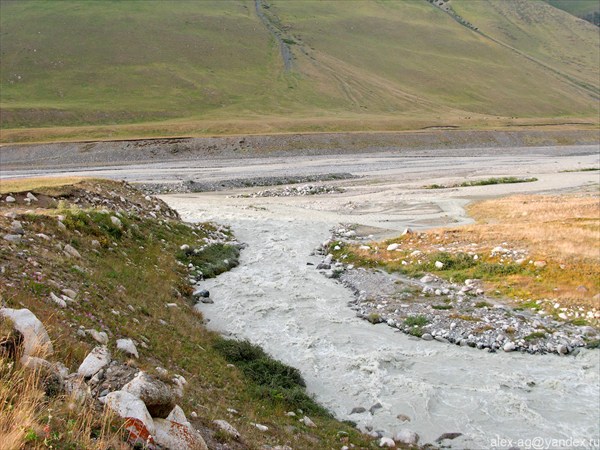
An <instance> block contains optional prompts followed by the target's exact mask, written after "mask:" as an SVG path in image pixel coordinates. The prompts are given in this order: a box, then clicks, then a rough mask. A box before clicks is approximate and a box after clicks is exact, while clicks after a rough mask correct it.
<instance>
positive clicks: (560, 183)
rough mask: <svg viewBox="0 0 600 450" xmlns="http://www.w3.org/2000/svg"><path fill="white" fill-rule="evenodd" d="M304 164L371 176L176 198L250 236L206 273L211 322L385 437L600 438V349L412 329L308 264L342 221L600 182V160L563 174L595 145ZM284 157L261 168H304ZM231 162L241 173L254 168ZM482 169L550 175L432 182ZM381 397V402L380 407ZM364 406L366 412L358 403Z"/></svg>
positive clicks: (489, 443) (465, 444)
mask: <svg viewBox="0 0 600 450" xmlns="http://www.w3.org/2000/svg"><path fill="white" fill-rule="evenodd" d="M298 162H299V164H298V171H303V170H306V168H307V167H310V168H311V170H313V169H314V167H315V166H317V165H319V167H320V170H321V171H322V172H325V171H328V172H335V171H336V169H338V168H339V170H342V168H343V171H345V172H351V173H353V174H356V175H359V176H361V177H362V178H359V179H353V180H345V181H340V182H337V185H338V186H340V187H342V188H343V189H345V192H343V193H336V194H328V195H320V196H310V197H285V198H283V197H275V198H269V197H266V198H239V197H234V196H236V195H238V194H240V193H251V192H252V191H253V190H252V189H245V190H239V189H238V190H235V191H228V192H219V193H204V194H185V195H184V194H180V195H169V196H164V197H163V198H164V200H165V201H167V202H168V203H169V204H170V206H172V207H174V208H175V209H177V210H178V211H179V212H180V214H181V215H182V217H183V218H184V219H185V220H190V221H205V220H214V221H217V222H220V223H225V224H228V225H230V226H231V227H232V229H233V231H234V232H235V234H236V236H237V238H238V240H240V241H241V242H244V243H246V244H247V248H245V249H244V250H243V251H242V256H241V260H240V266H239V267H237V268H236V269H234V270H232V271H231V272H228V273H225V274H223V275H221V276H219V277H218V278H216V279H214V280H208V281H206V282H205V283H204V284H203V287H205V288H206V289H208V290H210V292H211V298H213V300H214V304H201V306H199V309H200V310H201V311H202V313H203V314H204V316H205V318H206V319H207V320H209V324H208V326H209V327H210V328H212V329H215V330H218V331H221V332H223V333H225V334H228V335H231V336H234V337H237V338H245V339H249V340H251V341H252V342H254V343H257V344H260V345H262V346H263V347H264V348H265V349H266V350H267V351H268V352H269V353H271V354H272V355H273V356H274V357H276V358H278V359H280V360H282V361H284V362H285V363H287V364H290V365H292V366H294V367H297V368H298V369H300V371H301V372H302V374H303V376H304V378H305V379H306V382H307V386H308V390H309V392H310V393H312V394H314V395H315V396H316V398H317V400H318V401H320V402H321V403H322V404H323V405H325V406H326V407H328V408H329V409H330V410H331V411H332V412H333V413H334V414H335V415H336V416H337V417H338V418H340V419H349V420H353V421H355V422H356V423H357V424H358V425H359V426H360V427H361V428H362V429H367V428H371V427H372V429H373V430H380V431H382V433H383V434H384V435H386V436H393V435H394V434H395V433H396V432H398V431H399V430H401V429H409V430H412V431H415V432H417V433H418V434H419V435H420V436H421V443H427V442H434V441H435V440H436V439H437V438H438V436H440V435H441V434H442V433H448V432H457V433H462V436H460V437H459V438H457V439H455V440H453V441H445V443H446V444H449V445H452V446H453V447H455V448H477V449H478V448H492V447H499V445H497V443H495V442H494V439H499V438H502V439H510V440H512V441H513V445H515V446H517V444H516V443H517V441H518V440H519V439H534V438H543V439H553V438H554V439H597V438H598V436H599V434H600V430H599V426H598V418H599V414H600V413H599V406H598V405H599V404H600V389H599V384H600V378H599V373H600V362H599V359H600V356H599V355H600V353H599V352H598V351H597V350H592V351H591V350H582V351H581V352H580V353H579V354H578V355H577V356H566V357H565V356H563V357H561V356H558V355H528V354H518V353H502V352H500V353H494V354H491V353H487V352H483V351H479V350H476V349H471V348H466V347H458V346H453V345H448V344H443V343H439V342H435V341H433V342H431V341H429V342H428V341H423V340H421V339H417V338H413V337H409V336H407V335H404V334H401V333H398V332H395V331H394V330H393V329H392V328H389V327H387V326H385V325H371V324H370V323H368V322H366V321H364V320H361V319H358V318H357V317H355V312H354V311H353V310H351V309H350V308H349V307H348V302H350V301H351V300H352V298H353V294H352V292H351V291H350V290H349V289H346V288H345V287H343V286H342V285H341V284H340V283H338V282H337V281H336V280H333V279H328V278H325V277H324V276H323V275H322V274H321V273H320V272H319V271H317V270H315V267H314V266H312V265H308V264H307V263H313V264H317V263H318V262H319V261H320V258H319V257H317V256H311V252H312V251H313V249H314V248H315V247H317V246H318V245H319V244H320V243H321V242H322V241H324V240H325V239H327V238H328V237H329V235H330V230H331V229H332V228H333V227H334V226H336V225H338V224H339V223H356V224H360V225H364V226H368V227H370V228H371V229H372V230H373V233H374V235H375V237H382V236H391V235H394V234H399V233H400V232H401V231H402V230H403V229H404V228H405V227H407V226H410V227H412V228H428V227H433V226H440V225H445V224H452V225H456V224H461V223H469V221H470V218H469V217H468V216H467V215H466V213H465V211H464V206H465V205H466V204H467V203H468V202H469V201H472V200H477V199H481V198H489V197H493V196H500V195H507V194H511V193H556V192H569V191H574V190H580V189H586V188H588V189H596V190H597V187H595V188H594V186H597V182H598V175H597V172H596V173H590V172H577V173H562V172H561V170H564V169H572V168H574V167H585V166H593V165H594V164H595V165H597V164H598V155H597V151H595V149H594V148H587V149H585V151H583V152H572V151H571V152H565V153H561V152H560V151H552V149H549V150H548V151H546V152H541V153H537V154H533V153H532V154H527V153H526V152H525V153H523V154H518V153H511V154H505V155H502V154H501V153H499V154H498V155H486V157H481V158H461V157H460V156H458V155H455V156H453V157H444V155H441V156H440V157H437V158H436V157H429V158H427V159H423V158H404V159H403V158H397V157H395V156H390V155H380V156H377V155H369V156H368V158H367V156H362V157H359V156H357V157H356V158H353V159H352V160H351V161H349V160H348V159H343V158H340V159H335V158H329V159H328V160H327V162H326V164H323V160H315V159H305V160H302V161H298ZM277 164H279V165H278V166H277V167H275V166H274V165H272V166H269V165H268V164H267V165H265V166H264V168H262V167H261V170H264V171H267V170H271V171H272V172H273V173H294V168H295V167H294V161H293V160H288V162H287V164H281V163H280V162H278V163H277ZM220 170H223V169H220ZM225 170H227V171H233V172H235V173H236V176H239V174H240V173H242V174H243V173H244V171H245V170H248V169H247V168H244V167H243V166H242V165H240V166H239V167H237V168H236V167H227V168H226V169H225ZM483 175H485V176H535V177H537V178H538V179H539V181H537V182H534V183H524V184H514V185H495V186H485V187H470V188H461V189H447V190H442V191H438V190H435V191H431V190H425V189H422V187H423V186H424V185H427V184H430V183H433V182H440V181H442V182H445V181H450V182H451V181H453V180H458V179H462V178H463V177H469V178H472V177H478V176H483ZM254 190H256V189H254ZM377 404H380V405H381V407H380V408H373V409H372V413H371V412H370V411H369V409H370V408H371V407H372V406H374V405H377ZM357 407H363V408H365V409H366V411H365V412H363V413H355V414H350V412H351V411H352V409H354V408H357ZM399 415H400V417H401V418H403V419H406V417H403V416H407V417H408V418H410V421H402V420H400V419H399V418H398V416H399ZM494 444H496V445H494ZM508 447H510V445H507V446H506V448H508ZM567 447H568V446H567ZM587 447H589V448H592V446H591V445H587ZM540 448H541V447H540ZM583 448H585V447H583Z"/></svg>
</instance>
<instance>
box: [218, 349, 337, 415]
mask: <svg viewBox="0 0 600 450" xmlns="http://www.w3.org/2000/svg"><path fill="white" fill-rule="evenodd" d="M213 346H214V348H215V350H217V352H218V353H220V354H221V355H223V357H224V358H225V359H226V360H227V361H228V362H230V363H232V364H235V365H236V366H237V367H238V368H239V369H240V370H241V371H242V373H243V374H244V375H245V376H246V377H247V378H248V379H249V380H250V381H251V382H252V383H253V384H254V386H255V394H256V396H257V398H265V397H268V398H270V399H271V400H272V401H274V402H277V403H280V404H282V406H283V407H284V408H286V409H288V410H296V409H301V410H302V411H305V412H307V413H310V414H319V415H329V412H328V411H327V410H326V409H324V408H323V407H322V406H321V405H319V404H318V403H317V402H315V401H314V400H313V399H312V398H311V397H310V396H309V395H308V394H307V393H306V391H305V387H306V383H305V382H304V379H303V378H302V375H301V374H300V372H299V371H298V369H296V368H294V367H290V366H288V365H286V364H283V363H282V362H280V361H277V360H275V359H273V358H272V357H271V356H270V355H268V354H267V353H266V352H265V351H264V350H263V349H262V348H261V347H259V346H257V345H254V344H252V343H250V342H249V341H246V340H243V341H237V340H233V339H225V338H218V339H216V340H215V341H214V344H213Z"/></svg>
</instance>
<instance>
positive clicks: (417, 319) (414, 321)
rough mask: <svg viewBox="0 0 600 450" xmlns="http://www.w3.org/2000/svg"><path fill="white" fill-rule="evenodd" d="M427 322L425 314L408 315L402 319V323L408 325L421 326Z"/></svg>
mask: <svg viewBox="0 0 600 450" xmlns="http://www.w3.org/2000/svg"><path fill="white" fill-rule="evenodd" d="M428 323H429V320H427V317H425V316H410V317H407V318H406V319H405V320H404V324H405V325H406V326H409V327H423V326H425V325H427V324H428Z"/></svg>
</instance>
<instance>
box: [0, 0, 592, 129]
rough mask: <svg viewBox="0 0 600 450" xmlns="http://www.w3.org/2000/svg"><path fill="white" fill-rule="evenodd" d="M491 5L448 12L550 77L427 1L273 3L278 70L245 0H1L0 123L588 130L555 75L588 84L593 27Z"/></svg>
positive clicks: (583, 105) (588, 106) (578, 97)
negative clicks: (279, 32) (566, 123)
mask: <svg viewBox="0 0 600 450" xmlns="http://www.w3.org/2000/svg"><path fill="white" fill-rule="evenodd" d="M492 3H493V4H492ZM492 3H491V6H490V7H486V6H487V4H488V2H458V1H454V2H453V3H452V4H453V6H454V7H455V8H458V9H461V10H462V9H464V10H465V16H469V17H468V18H469V19H472V22H473V23H475V24H476V25H477V26H479V27H480V28H481V29H482V31H485V32H488V33H490V34H491V35H496V34H498V33H499V34H500V35H501V36H500V37H502V38H505V37H506V36H503V35H502V32H504V31H505V30H508V32H510V33H513V34H514V33H515V32H516V31H518V33H516V39H515V40H510V42H509V43H510V45H513V46H515V47H518V48H519V49H520V50H521V51H523V52H527V53H531V54H532V56H534V57H536V58H540V59H543V60H544V63H545V64H546V65H548V66H551V67H552V70H549V69H547V68H545V67H542V66H541V65H539V64H536V63H534V62H531V61H529V60H527V59H525V58H523V57H522V56H519V55H517V54H516V53H515V52H513V51H511V50H510V49H507V48H505V47H503V46H502V45H499V44H497V43H494V42H492V41H490V40H489V39H486V38H485V37H482V36H480V35H478V34H477V33H474V32H473V31H472V30H469V29H467V28H465V27H463V26H461V25H459V24H458V23H457V22H456V21H455V20H453V19H452V17H450V16H449V15H447V14H445V13H444V12H443V11H441V10H439V9H437V8H435V7H433V6H431V5H430V4H428V3H427V2H425V1H422V2H420V1H411V2H394V1H379V2H375V1H360V2H359V1H357V2H353V7H352V8H348V7H347V5H346V4H345V3H343V2H335V1H324V2H300V1H285V2H284V1H278V0H276V1H273V2H271V7H270V8H269V9H268V10H266V12H267V15H268V16H269V17H271V19H272V20H273V21H274V22H276V23H279V25H280V26H281V28H282V29H283V30H284V31H283V34H284V35H285V36H286V37H288V38H290V39H292V40H294V41H295V42H296V44H295V45H292V51H293V53H294V56H295V58H296V60H295V64H294V69H293V70H292V71H291V72H288V73H285V72H283V70H282V69H283V65H282V62H281V59H280V57H279V52H278V48H277V46H276V44H275V41H274V40H273V38H272V37H271V36H270V35H269V33H268V31H267V29H266V28H265V27H264V25H263V24H262V23H261V22H260V21H259V19H258V17H257V16H256V13H255V11H254V2H252V1H249V0H240V1H228V2H217V1H214V2H209V1H203V2H181V1H177V2H175V1H173V2H153V1H130V2H116V1H114V2H76V1H71V2H60V1H56V2H43V1H36V0H30V1H19V2H7V1H3V2H2V3H1V5H2V14H1V22H0V25H1V26H2V53H1V57H2V66H1V77H0V82H1V86H0V87H1V88H2V89H1V96H0V105H1V107H2V127H3V128H5V129H11V128H19V127H25V128H30V127H47V126H64V125H67V126H80V125H84V124H92V125H100V124H105V125H106V124H127V123H151V122H162V123H161V124H159V125H156V126H155V127H154V128H155V130H153V129H152V127H153V126H152V125H151V126H150V127H146V128H143V129H140V130H138V133H137V134H138V135H139V134H148V135H152V134H169V129H171V130H173V131H172V133H174V134H180V133H182V132H183V133H186V134H203V133H207V132H209V133H227V132H236V131H242V132H252V131H259V132H265V131H288V130H294V131H298V130H300V131H315V130H316V131H319V130H331V129H355V130H356V129H363V128H364V127H365V124H367V125H366V126H371V125H368V124H370V123H373V122H381V123H382V124H383V125H381V127H383V128H387V129H406V128H419V127H422V126H427V125H435V124H444V123H445V124H448V123H458V124H462V125H464V126H470V127H476V126H486V125H487V126H490V124H489V122H487V121H488V120H489V119H490V118H491V117H492V116H493V117H494V118H495V117H496V116H502V117H514V116H518V117H521V118H523V117H530V118H531V117H546V118H548V117H588V118H593V120H594V121H596V119H595V118H596V117H597V100H596V99H594V98H592V97H591V96H590V95H589V90H588V91H586V90H584V89H581V88H580V87H578V86H577V84H576V83H575V84H574V83H572V82H569V81H568V80H565V79H564V77H560V76H556V74H555V73H554V72H553V71H554V70H556V71H559V72H560V73H563V72H564V73H566V74H568V75H569V76H571V77H576V78H578V79H580V80H582V81H583V82H585V84H586V85H588V86H591V87H592V90H594V89H595V90H596V91H597V90H598V81H597V77H595V78H594V75H595V74H596V72H597V68H598V58H597V51H596V50H597V48H598V36H597V32H596V28H594V27H593V26H592V25H589V26H587V27H586V26H585V25H582V24H581V23H580V21H578V20H577V19H575V18H574V17H571V16H568V15H566V14H563V15H561V16H558V17H557V16H556V14H546V12H547V10H553V11H557V10H554V9H552V8H549V7H547V8H544V6H545V5H543V4H542V3H538V2H535V3H532V4H531V5H529V6H528V7H527V8H523V4H522V2H518V1H507V2H492ZM499 11H500V12H499ZM540 11H544V14H541V15H540V13H539V12H540ZM471 16H472V17H471ZM532 17H534V18H538V17H540V20H539V23H538V22H536V23H533V24H532V23H531V18H532ZM279 20H280V21H279ZM278 21H279V22H278ZM498 30H500V31H498ZM511 30H512V31H511ZM515 30H516V31H515ZM549 31H552V33H549ZM165 120H166V121H168V122H165ZM264 122H267V123H269V127H268V128H267V129H265V127H264V126H263V123H264ZM298 123H299V124H301V125H299V126H295V124H298ZM182 124H183V125H182ZM148 128H150V129H148ZM182 129H183V130H184V131H181V130H182ZM86 132H87V131H86ZM109 132H110V130H109V129H103V131H101V132H100V134H102V133H104V135H107V134H109ZM130 133H131V134H134V132H130ZM41 135H43V132H41ZM6 136H8V137H6ZM10 139H11V138H10V132H7V131H6V130H5V137H4V140H10Z"/></svg>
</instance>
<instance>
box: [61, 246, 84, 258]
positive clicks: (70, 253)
mask: <svg viewBox="0 0 600 450" xmlns="http://www.w3.org/2000/svg"><path fill="white" fill-rule="evenodd" d="M63 250H64V252H65V254H66V255H68V256H73V257H75V258H81V255H80V254H79V252H78V251H77V249H76V248H75V247H73V246H72V245H70V244H67V245H65V248H64V249H63Z"/></svg>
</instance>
